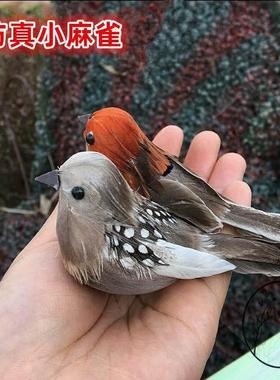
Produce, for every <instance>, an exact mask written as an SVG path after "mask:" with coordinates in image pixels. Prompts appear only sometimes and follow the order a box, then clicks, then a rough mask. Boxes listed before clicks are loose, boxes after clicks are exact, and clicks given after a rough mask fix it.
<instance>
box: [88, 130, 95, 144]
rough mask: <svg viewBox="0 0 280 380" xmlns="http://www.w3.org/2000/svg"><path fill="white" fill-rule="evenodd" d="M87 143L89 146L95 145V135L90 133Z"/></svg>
mask: <svg viewBox="0 0 280 380" xmlns="http://www.w3.org/2000/svg"><path fill="white" fill-rule="evenodd" d="M86 142H87V143H88V144H89V145H93V144H94V143H95V138H94V135H93V133H92V132H89V133H88V134H87V135H86Z"/></svg>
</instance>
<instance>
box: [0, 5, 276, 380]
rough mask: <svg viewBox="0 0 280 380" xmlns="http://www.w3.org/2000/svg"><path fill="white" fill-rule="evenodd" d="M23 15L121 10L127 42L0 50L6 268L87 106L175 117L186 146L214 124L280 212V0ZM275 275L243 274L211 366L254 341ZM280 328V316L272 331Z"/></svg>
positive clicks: (0, 212)
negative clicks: (250, 323) (105, 47)
mask: <svg viewBox="0 0 280 380" xmlns="http://www.w3.org/2000/svg"><path fill="white" fill-rule="evenodd" d="M19 14H21V15H31V16H35V17H38V18H46V17H50V16H54V15H56V16H57V17H65V16H75V15H87V16H92V17H99V16H101V15H103V14H104V15H108V14H114V15H118V16H119V18H120V19H121V20H123V21H124V22H125V24H126V28H127V50H126V51H125V53H123V54H119V53H115V54H106V55H105V54H100V53H99V54H94V55H85V54H83V55H72V56H69V55H68V56H66V55H62V54H51V55H44V56H43V55H33V56H31V55H25V54H17V55H8V54H4V53H1V54H0V97H1V101H0V106H1V118H0V123H1V126H0V131H1V133H0V176H1V187H0V273H1V276H2V275H3V274H4V273H5V271H6V270H7V268H8V267H9V265H10V264H11V262H12V260H13V259H14V258H15V256H16V255H17V254H18V252H19V251H20V250H21V249H22V248H23V247H24V246H25V244H26V243H27V242H28V241H29V240H30V239H31V238H32V236H33V235H34V234H35V233H36V231H37V230H38V229H39V228H40V226H41V225H42V223H43V222H44V220H45V219H46V217H47V215H48V214H49V212H50V210H51V209H52V207H53V204H54V198H55V197H54V195H53V193H52V192H49V191H48V190H47V191H45V189H43V188H42V187H40V186H39V185H37V184H35V183H34V180H33V179H34V177H35V176H36V175H38V174H41V173H43V172H44V171H48V170H51V169H52V168H53V167H56V166H58V165H60V164H62V163H63V161H64V160H65V159H66V158H67V157H69V156H70V155H71V154H73V153H75V152H77V151H79V150H83V149H84V144H83V141H82V137H81V132H82V130H81V127H80V125H79V124H78V122H77V115H80V114H84V113H90V112H93V111H95V110H96V109H98V108H100V107H104V106H119V107H122V108H124V109H126V110H128V111H129V112H131V113H132V114H133V116H134V117H135V119H136V120H137V121H138V123H139V124H140V125H141V126H142V128H143V129H144V130H145V132H146V133H147V134H148V135H149V136H150V137H152V136H153V135H154V134H155V133H156V132H157V131H158V130H160V129H161V128H162V127H163V126H165V125H166V124H169V123H172V124H177V125H179V126H180V127H182V128H183V129H184V131H185V149H187V147H188V144H189V143H190V141H191V139H192V137H193V136H194V134H195V133H197V132H199V131H201V130H204V129H211V130H214V131H215V132H217V133H218V134H219V135H220V137H221V138H222V141H223V145H222V151H223V152H229V151H237V152H239V153H241V154H242V155H243V156H244V157H245V158H246V160H247V162H248V169H247V177H246V179H247V181H248V182H249V184H250V185H251V187H252V189H253V194H254V198H253V202H254V206H256V207H258V208H260V209H263V210H267V211H274V212H280V202H279V201H280V2H279V1H266V2H260V1H182V0H173V1H171V0H170V1H165V0H164V1H83V2H78V1H63V2H59V1H58V2H49V1H37V2H35V1H22V2H16V1H13V2H9V1H2V2H1V3H0V17H1V19H2V18H4V17H11V18H12V17H16V16H17V15H19ZM201 159H203V157H202V158H201ZM43 191H44V192H43ZM266 282H268V279H267V278H265V277H263V276H241V275H237V274H234V275H233V279H232V283H231V286H230V290H229V293H228V297H227V301H226V305H225V307H224V311H223V314H222V318H221V323H220V329H219V333H218V338H217V342H216V345H215V348H214V351H213V353H212V355H211V357H210V359H209V361H208V365H207V368H206V371H205V376H208V375H210V374H212V373H214V372H215V371H217V370H218V369H220V368H222V367H223V366H225V365H226V364H228V363H229V362H231V361H232V360H234V359H235V358H237V357H239V356H240V355H241V354H242V353H244V352H246V351H247V347H246V345H245V344H244V339H243V337H242V328H241V324H242V315H243V311H244V307H245V304H246V302H247V301H248V299H249V297H250V296H251V294H252V293H253V292H254V290H255V289H257V288H258V287H259V286H261V285H262V284H264V283H266ZM258 307H259V306H258V305H257V304H256V305H255V309H256V310H255V312H257V308H258ZM253 312H254V310H253ZM278 322H279V321H278ZM278 330H279V324H278V326H277V324H274V323H271V331H268V332H267V333H269V334H271V333H276V332H277V331H278Z"/></svg>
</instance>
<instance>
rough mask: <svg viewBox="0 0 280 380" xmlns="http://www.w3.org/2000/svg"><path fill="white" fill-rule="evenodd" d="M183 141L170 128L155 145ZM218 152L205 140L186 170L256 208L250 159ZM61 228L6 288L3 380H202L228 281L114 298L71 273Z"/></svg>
mask: <svg viewBox="0 0 280 380" xmlns="http://www.w3.org/2000/svg"><path fill="white" fill-rule="evenodd" d="M181 138H182V135H181V132H180V131H179V130H178V129H177V128H174V127H167V128H166V129H165V130H163V131H162V132H161V133H160V135H158V136H157V137H156V143H157V144H158V145H160V146H161V147H162V148H165V149H166V150H168V151H171V153H173V154H178V153H179V150H180V148H181ZM170 141H171V142H172V148H171V147H170V146H169V144H170ZM168 142H169V144H168ZM205 146H207V153H206V152H205ZM218 151H219V140H218V138H217V136H216V135H214V134H213V133H210V132H204V133H201V134H200V135H198V136H197V137H196V139H195V140H194V141H193V143H192V146H191V148H190V150H189V152H188V155H187V157H186V164H187V165H188V166H189V167H191V168H192V169H193V170H195V171H196V172H198V173H199V174H200V175H202V176H203V177H204V178H206V179H208V180H209V182H210V183H211V184H212V185H213V186H214V187H216V188H217V189H218V190H219V191H222V192H223V193H224V194H225V195H226V196H228V197H231V198H232V199H234V200H235V201H237V202H242V203H244V204H248V203H249V202H250V191H249V189H248V187H247V186H246V184H244V183H243V182H240V181H241V179H242V177H243V174H244V170H245V165H244V161H243V159H242V158H241V157H240V156H238V155H233V154H231V155H225V156H223V157H222V158H221V159H220V160H218V161H217V155H218ZM200 153H203V157H204V160H203V163H202V162H199V161H198V160H197V158H198V157H200ZM233 195H235V197H234V196H233ZM54 226H55V215H52V216H51V217H50V218H49V220H48V221H47V223H46V224H45V226H44V227H43V229H42V230H41V231H40V232H39V233H38V234H37V236H36V238H35V239H33V241H32V242H31V243H30V244H29V245H28V246H27V247H26V248H25V249H24V250H23V252H22V253H21V254H20V255H19V256H18V258H17V259H16V260H15V262H14V263H13V265H12V266H11V268H10V269H9V271H8V272H7V274H6V276H5V277H4V279H3V281H2V282H1V287H0V305H1V306H0V320H1V327H2V328H1V331H0V339H1V342H2V345H1V348H0V374H1V379H17V378H22V379H25V378H30V379H37V378H40V377H42V378H43V379H48V378H50V379H53V378H58V379H67V380H68V379H78V378H79V379H82V380H83V379H91V378H95V379H98V380H99V379H109V378H114V379H126V378H127V379H134V378H135V379H150V378H153V379H173V378H174V379H185V378H188V379H198V378H200V376H201V373H202V372H203V368H204V366H205V363H206V360H207V358H208V356H209V354H210V352H211V349H212V345H213V343H214V339H215V335H216V330H217V325H218V320H219V315H220V311H221V308H222V305H223V301H224V297H225V294H226V291H227V285H228V281H229V276H228V275H227V274H225V275H219V276H215V277H211V278H207V279H201V280H191V281H178V282H177V283H175V284H174V285H172V286H170V287H169V288H167V289H164V290H162V291H160V292H156V293H154V294H151V295H145V296H136V297H132V296H113V295H106V294H104V293H102V292H99V291H95V290H93V289H90V288H87V287H82V286H80V285H78V284H77V283H75V282H74V280H72V278H71V277H70V276H69V275H68V274H67V273H66V272H65V270H64V268H63V266H62V263H61V259H60V255H59V247H58V243H57V239H56V235H55V228H54Z"/></svg>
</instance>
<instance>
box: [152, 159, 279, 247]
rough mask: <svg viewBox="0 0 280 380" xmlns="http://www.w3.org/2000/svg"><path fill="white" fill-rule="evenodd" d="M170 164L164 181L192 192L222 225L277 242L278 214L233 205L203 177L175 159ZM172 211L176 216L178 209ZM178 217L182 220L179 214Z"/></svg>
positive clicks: (242, 233) (257, 237)
mask: <svg viewBox="0 0 280 380" xmlns="http://www.w3.org/2000/svg"><path fill="white" fill-rule="evenodd" d="M171 161H172V163H173V165H174V168H173V170H172V172H171V173H170V174H169V175H168V176H167V178H168V179H171V180H173V181H174V183H176V182H177V183H178V181H179V183H181V184H183V186H185V188H186V189H189V190H191V191H192V192H193V193H194V194H195V195H196V196H197V197H199V198H200V199H201V200H202V201H203V202H204V203H205V204H206V205H207V207H208V208H209V209H210V210H211V211H212V212H213V213H214V214H215V215H216V217H218V218H219V219H220V220H221V221H222V222H223V223H225V224H228V225H230V226H234V227H236V228H238V229H239V230H240V231H239V232H240V234H241V235H251V236H252V237H253V236H254V237H255V238H256V239H264V240H271V241H272V242H276V243H280V214H275V213H268V212H264V211H261V210H257V209H254V208H252V207H244V206H239V205H237V204H234V203H232V202H230V201H229V200H227V199H225V198H224V197H222V196H221V195H220V194H218V193H217V192H216V191H215V190H214V189H213V188H212V187H211V186H209V185H208V184H207V183H206V182H205V181H204V180H203V179H202V178H200V177H199V176H197V175H196V174H194V173H192V172H191V171H189V170H187V169H186V168H185V167H184V166H183V165H182V164H181V163H180V162H178V161H177V160H176V159H171ZM173 193H174V192H173ZM159 203H160V202H159ZM174 211H175V213H177V210H174ZM186 214H187V212H186ZM179 216H181V217H182V215H180V214H179Z"/></svg>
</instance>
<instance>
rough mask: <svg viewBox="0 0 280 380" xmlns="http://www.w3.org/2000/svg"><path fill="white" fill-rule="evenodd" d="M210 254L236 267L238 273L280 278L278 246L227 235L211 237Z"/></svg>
mask: <svg viewBox="0 0 280 380" xmlns="http://www.w3.org/2000/svg"><path fill="white" fill-rule="evenodd" d="M210 239H211V240H212V242H213V245H212V246H211V248H210V252H211V253H215V254H216V255H217V256H219V257H221V258H223V259H225V260H227V261H229V262H230V263H232V264H234V265H235V266H236V269H235V271H236V272H238V273H245V274H246V273H251V274H253V273H259V274H265V275H267V276H280V244H279V243H274V242H270V243H269V242H264V241H261V240H257V239H253V238H250V239H249V238H248V237H247V238H242V237H240V236H231V235H227V234H216V235H211V237H210Z"/></svg>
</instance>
